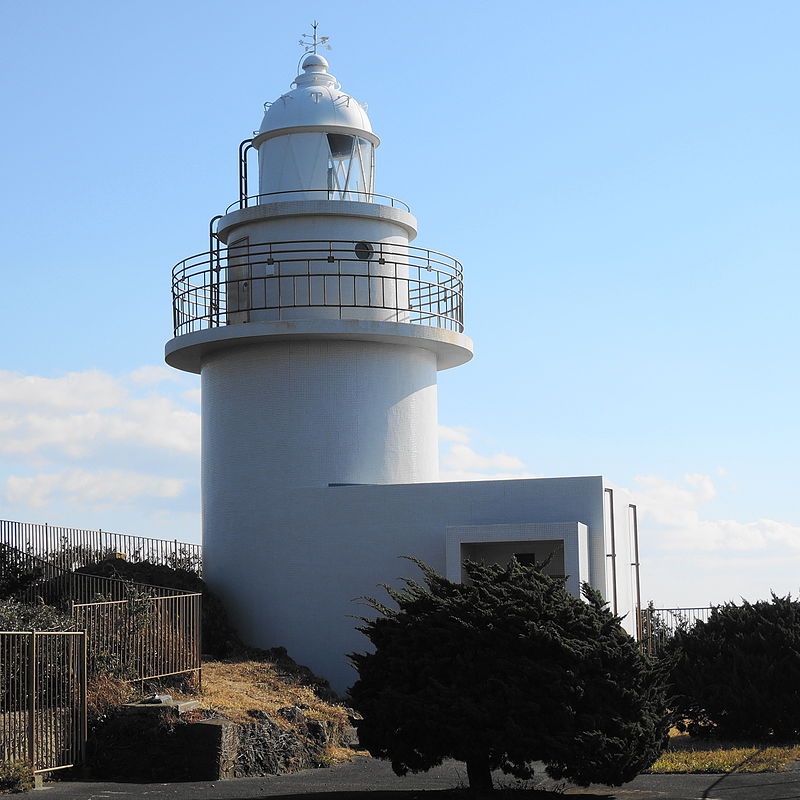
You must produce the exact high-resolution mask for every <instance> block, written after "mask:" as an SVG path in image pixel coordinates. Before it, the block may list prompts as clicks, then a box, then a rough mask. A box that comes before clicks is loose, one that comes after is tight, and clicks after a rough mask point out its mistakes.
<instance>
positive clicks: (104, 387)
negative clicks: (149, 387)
mask: <svg viewBox="0 0 800 800" xmlns="http://www.w3.org/2000/svg"><path fill="white" fill-rule="evenodd" d="M126 393H127V392H126V389H125V387H124V386H123V385H122V383H121V382H120V381H119V380H117V379H116V378H114V377H113V376H111V375H109V374H107V373H105V372H100V371H99V370H89V371H87V372H70V373H68V374H67V375H64V376H63V377H60V378H42V377H40V376H38V375H20V374H18V373H16V372H8V371H5V370H0V412H2V413H3V415H4V416H6V414H7V411H6V409H9V408H12V409H13V408H25V409H31V408H45V409H62V410H76V409H80V410H93V411H95V410H100V409H104V408H111V407H113V406H116V405H118V404H119V403H120V402H122V401H123V400H124V397H125V395H126Z"/></svg>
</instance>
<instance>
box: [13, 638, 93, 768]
mask: <svg viewBox="0 0 800 800" xmlns="http://www.w3.org/2000/svg"><path fill="white" fill-rule="evenodd" d="M86 642H87V638H86V633H84V632H82V631H58V632H40V631H3V632H0V760H3V761H16V760H23V759H24V760H27V761H29V763H30V764H31V765H32V766H33V769H34V772H38V773H41V772H50V771H53V770H57V769H65V768H67V767H72V766H74V765H75V764H78V763H80V762H81V760H82V759H83V755H84V748H85V743H86V678H87V668H86V667H87V649H86Z"/></svg>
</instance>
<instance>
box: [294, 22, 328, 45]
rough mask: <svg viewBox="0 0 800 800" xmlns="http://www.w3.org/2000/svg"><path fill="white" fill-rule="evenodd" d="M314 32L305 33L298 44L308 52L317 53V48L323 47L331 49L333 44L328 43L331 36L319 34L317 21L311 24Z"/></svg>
mask: <svg viewBox="0 0 800 800" xmlns="http://www.w3.org/2000/svg"><path fill="white" fill-rule="evenodd" d="M311 30H312V33H304V34H303V36H302V38H301V39H300V41H299V42H298V44H299V45H300V47H302V48H303V50H304V51H305V52H306V53H316V52H317V48H318V47H321V48H324V49H325V50H330V49H331V46H330V45H329V44H328V39H330V37H329V36H317V21H316V20H314V22H313V23H312V24H311Z"/></svg>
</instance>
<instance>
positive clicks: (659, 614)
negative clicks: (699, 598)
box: [639, 606, 714, 656]
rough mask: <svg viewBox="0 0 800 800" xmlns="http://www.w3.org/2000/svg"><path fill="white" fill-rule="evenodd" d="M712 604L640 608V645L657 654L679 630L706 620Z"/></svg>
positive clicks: (689, 628)
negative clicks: (693, 606) (691, 606)
mask: <svg viewBox="0 0 800 800" xmlns="http://www.w3.org/2000/svg"><path fill="white" fill-rule="evenodd" d="M713 610H714V608H713V606H703V607H700V608H698V607H695V608H653V607H652V606H648V607H647V608H644V609H642V611H641V616H640V628H639V630H640V631H641V645H642V649H643V650H644V652H646V653H647V654H648V655H650V656H657V655H659V654H660V653H661V652H662V651H663V649H664V646H665V645H666V643H667V642H668V641H669V640H670V639H672V637H673V636H675V633H676V632H677V631H679V630H686V631H688V630H691V629H692V628H693V627H694V626H695V624H696V623H697V622H707V621H708V618H709V617H710V616H711V612H712V611H713Z"/></svg>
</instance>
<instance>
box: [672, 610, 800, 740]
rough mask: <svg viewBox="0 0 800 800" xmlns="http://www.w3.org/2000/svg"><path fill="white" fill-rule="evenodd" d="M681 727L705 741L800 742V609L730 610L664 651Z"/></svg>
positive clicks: (684, 632) (717, 614) (679, 636)
mask: <svg viewBox="0 0 800 800" xmlns="http://www.w3.org/2000/svg"><path fill="white" fill-rule="evenodd" d="M666 651H667V656H666V657H669V656H670V654H673V658H674V659H675V661H674V664H673V665H672V670H671V680H672V687H673V689H672V690H673V692H674V693H675V696H676V703H675V708H676V711H677V712H679V714H680V718H681V720H680V722H679V727H680V728H681V729H687V730H688V731H689V733H690V734H693V735H699V736H708V735H716V736H720V737H724V738H732V739H742V738H744V739H747V738H751V739H764V738H767V737H773V738H775V739H778V740H790V739H796V738H797V737H798V736H800V690H798V686H800V601H797V600H792V598H791V595H787V596H786V597H778V596H777V595H775V594H773V595H772V600H771V601H766V600H760V601H758V602H755V603H748V602H747V601H746V600H742V603H741V604H740V605H737V604H735V603H725V604H724V605H721V606H717V607H716V608H714V609H713V610H712V612H711V615H710V617H709V619H708V621H707V622H703V621H698V622H697V623H696V624H695V625H694V626H693V627H692V628H691V629H690V630H679V631H677V633H676V634H675V637H674V639H672V640H671V641H670V642H669V645H668V647H667V649H666Z"/></svg>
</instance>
